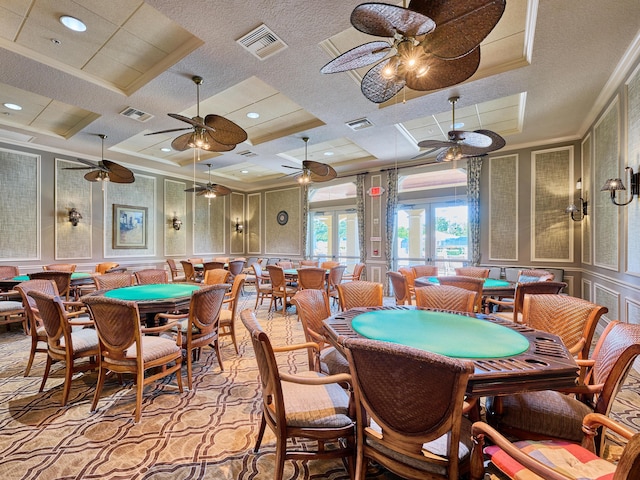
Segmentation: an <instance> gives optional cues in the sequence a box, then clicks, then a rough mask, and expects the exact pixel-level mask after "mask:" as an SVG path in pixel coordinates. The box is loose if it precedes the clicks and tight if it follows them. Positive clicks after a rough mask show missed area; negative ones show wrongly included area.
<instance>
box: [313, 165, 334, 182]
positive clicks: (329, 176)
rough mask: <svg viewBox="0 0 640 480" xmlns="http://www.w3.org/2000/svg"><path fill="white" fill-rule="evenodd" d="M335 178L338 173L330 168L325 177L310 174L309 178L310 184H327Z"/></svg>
mask: <svg viewBox="0 0 640 480" xmlns="http://www.w3.org/2000/svg"><path fill="white" fill-rule="evenodd" d="M327 166H328V165H327ZM337 176H338V173H337V172H336V171H335V170H334V169H333V168H332V167H329V171H328V172H327V173H326V174H325V175H317V174H315V173H313V172H311V176H310V177H311V181H312V182H328V181H329V180H333V179H334V178H336V177H337Z"/></svg>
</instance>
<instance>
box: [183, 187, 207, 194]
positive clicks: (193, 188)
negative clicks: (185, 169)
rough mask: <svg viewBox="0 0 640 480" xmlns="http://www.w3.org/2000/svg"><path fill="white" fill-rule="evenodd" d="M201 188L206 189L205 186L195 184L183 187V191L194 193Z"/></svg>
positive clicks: (201, 189)
mask: <svg viewBox="0 0 640 480" xmlns="http://www.w3.org/2000/svg"><path fill="white" fill-rule="evenodd" d="M203 190H206V187H203V186H202V185H196V186H195V187H191V188H187V189H185V192H189V193H195V192H201V191H203Z"/></svg>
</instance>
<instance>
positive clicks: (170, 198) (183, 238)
mask: <svg viewBox="0 0 640 480" xmlns="http://www.w3.org/2000/svg"><path fill="white" fill-rule="evenodd" d="M185 188H187V184H186V183H184V182H176V181H174V180H166V179H165V181H164V224H163V227H162V230H163V231H164V254H165V255H166V256H175V255H182V256H185V255H186V254H187V228H189V225H188V222H187V193H186V192H185V191H184V190H185ZM173 217H177V218H178V219H179V220H182V228H180V230H175V229H174V228H173V226H172V225H173Z"/></svg>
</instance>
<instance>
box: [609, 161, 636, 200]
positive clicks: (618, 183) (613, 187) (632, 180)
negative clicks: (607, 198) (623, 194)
mask: <svg viewBox="0 0 640 480" xmlns="http://www.w3.org/2000/svg"><path fill="white" fill-rule="evenodd" d="M624 171H625V172H627V171H628V172H629V184H630V185H631V187H630V192H629V193H630V196H629V200H627V201H626V202H624V203H618V202H616V192H617V191H618V190H626V188H625V187H624V184H623V183H622V180H621V179H620V178H610V179H608V180H607V181H606V182H604V186H603V187H602V188H601V189H600V191H601V192H606V191H607V190H608V191H609V192H610V193H611V202H612V203H613V204H614V205H618V206H619V207H622V206H624V205H629V204H630V203H631V200H633V196H634V195H636V196H639V195H640V172H638V173H633V168H631V167H627V168H625V169H624Z"/></svg>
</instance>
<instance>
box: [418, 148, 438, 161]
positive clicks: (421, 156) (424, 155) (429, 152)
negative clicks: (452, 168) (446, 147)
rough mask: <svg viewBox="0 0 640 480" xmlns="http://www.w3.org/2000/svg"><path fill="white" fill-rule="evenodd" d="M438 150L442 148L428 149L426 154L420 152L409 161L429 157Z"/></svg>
mask: <svg viewBox="0 0 640 480" xmlns="http://www.w3.org/2000/svg"><path fill="white" fill-rule="evenodd" d="M440 148H442V147H438V148H430V149H429V150H427V151H426V152H420V153H419V154H418V155H416V156H415V157H411V160H419V159H421V158H424V157H428V156H429V155H431V154H432V153H434V152H437V151H438V150H440Z"/></svg>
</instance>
